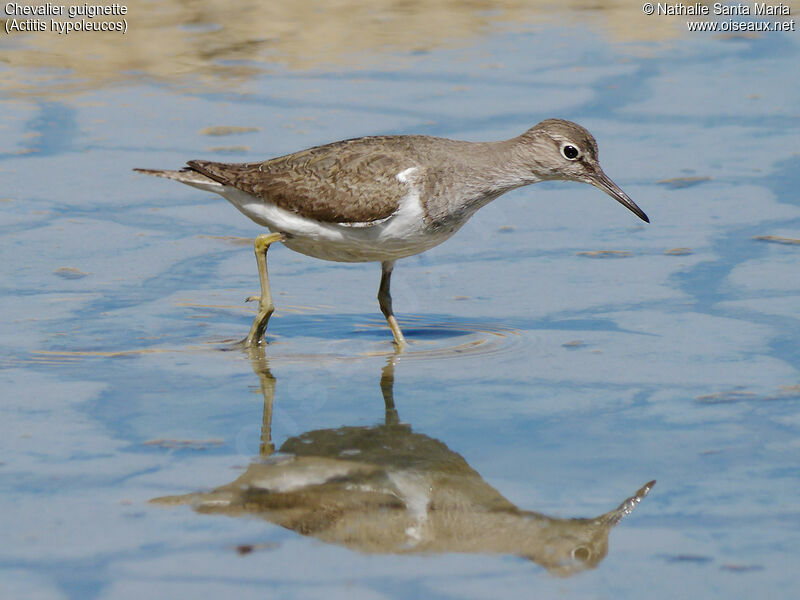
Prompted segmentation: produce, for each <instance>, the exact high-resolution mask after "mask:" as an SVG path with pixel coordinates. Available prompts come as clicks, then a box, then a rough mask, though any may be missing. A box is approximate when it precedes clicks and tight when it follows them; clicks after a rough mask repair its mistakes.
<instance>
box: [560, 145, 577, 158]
mask: <svg viewBox="0 0 800 600" xmlns="http://www.w3.org/2000/svg"><path fill="white" fill-rule="evenodd" d="M561 154H563V155H564V158H566V159H567V160H575V159H577V158H578V157H579V156H580V155H581V153H580V151H579V150H578V149H577V148H576V147H575V146H573V145H572V144H564V145H563V146H561Z"/></svg>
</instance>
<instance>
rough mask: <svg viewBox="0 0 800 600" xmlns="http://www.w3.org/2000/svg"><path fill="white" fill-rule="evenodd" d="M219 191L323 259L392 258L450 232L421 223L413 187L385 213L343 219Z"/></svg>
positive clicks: (289, 243) (430, 244) (416, 251)
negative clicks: (372, 218) (326, 219)
mask: <svg viewBox="0 0 800 600" xmlns="http://www.w3.org/2000/svg"><path fill="white" fill-rule="evenodd" d="M219 193H221V195H223V196H224V197H225V198H226V199H227V200H228V201H229V202H230V203H231V204H233V205H234V206H235V207H236V208H238V209H239V210H240V211H241V212H242V213H244V214H245V215H246V216H248V217H249V218H250V219H252V220H253V221H255V222H256V223H258V224H260V225H263V226H265V227H267V228H269V230H270V231H273V232H282V233H288V234H289V236H290V237H289V238H288V239H287V240H286V241H285V242H284V245H286V246H287V247H288V248H290V249H292V250H294V251H295V252H300V253H301V254H306V255H308V256H313V257H315V258H321V259H323V260H332V261H337V262H372V261H386V260H396V259H399V258H404V257H406V256H412V255H414V254H419V253H420V252H424V251H425V250H429V249H430V248H433V247H434V246H436V245H438V244H441V243H442V242H444V241H445V240H446V239H448V238H449V237H450V236H451V235H453V233H455V229H450V230H432V229H430V228H427V226H426V222H425V219H424V217H423V211H422V206H421V204H420V200H419V195H418V194H417V193H416V192H415V191H414V190H413V189H412V190H411V191H410V192H409V194H408V195H407V196H406V197H404V198H403V200H402V201H401V202H400V207H399V208H398V210H397V211H396V212H395V213H394V214H392V215H391V216H389V217H386V218H385V219H381V220H380V221H373V222H368V223H349V224H348V223H345V224H342V223H323V222H320V221H315V220H313V219H308V218H305V217H302V216H300V215H298V214H295V213H292V212H290V211H288V210H285V209H282V208H280V207H278V206H275V205H274V204H270V203H267V202H264V201H263V200H260V199H258V198H255V197H253V196H251V195H250V194H247V193H245V192H242V191H241V190H238V189H236V188H233V187H229V186H225V187H224V191H221V192H219Z"/></svg>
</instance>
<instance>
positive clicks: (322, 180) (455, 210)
mask: <svg viewBox="0 0 800 600" xmlns="http://www.w3.org/2000/svg"><path fill="white" fill-rule="evenodd" d="M134 170H135V171H137V172H140V173H144V174H147V175H153V176H157V177H164V178H167V179H173V180H176V181H179V182H181V183H184V184H187V185H190V186H192V187H195V188H199V189H201V190H204V191H208V192H215V193H217V194H219V195H221V196H222V197H224V198H225V199H226V200H228V201H229V202H230V203H231V204H233V205H234V206H235V207H236V208H237V209H238V210H239V211H241V212H242V213H243V214H244V215H245V216H247V217H249V218H250V219H251V220H252V221H254V222H255V223H257V224H259V225H261V226H263V227H266V228H267V229H268V230H269V232H270V233H263V234H260V235H258V236H257V237H256V238H255V242H254V250H255V254H256V261H257V265H258V273H259V280H260V283H261V295H260V296H258V297H257V298H258V301H259V307H258V313H257V315H256V317H255V319H254V320H253V324H252V326H251V328H250V332H249V333H248V335H247V338H245V339H244V340H243V342H244V344H245V345H246V346H248V347H253V346H257V345H260V344H261V343H262V342H263V343H266V339H265V333H266V329H267V325H268V323H269V319H270V316H271V315H272V313H273V311H274V309H275V306H274V303H273V301H272V295H271V291H270V286H269V277H268V273H267V251H268V250H269V247H270V245H271V244H273V243H276V242H282V243H283V244H284V245H285V246H286V247H288V248H289V249H291V250H294V251H295V252H299V253H301V254H305V255H307V256H312V257H315V258H319V259H323V260H329V261H337V262H379V263H381V280H380V285H379V286H378V304H379V306H380V309H381V312H382V313H383V315H384V317H385V318H386V321H387V323H388V325H389V328H390V330H391V332H392V335H393V341H394V343H395V345H396V347H397V348H398V349H404V348H406V347H407V345H408V342H407V341H406V339H405V336H404V335H403V332H402V330H401V329H400V325H399V324H398V321H397V319H396V317H395V315H394V311H393V309H392V296H391V291H390V282H391V276H392V271H393V269H394V265H395V262H396V261H397V260H399V259H401V258H406V257H409V256H413V255H416V254H420V253H421V252H425V251H426V250H429V249H431V248H433V247H434V246H437V245H439V244H441V243H442V242H444V241H445V240H447V239H448V238H450V237H451V236H452V235H453V234H454V233H456V231H458V230H459V229H460V228H461V227H462V226H463V225H464V224H465V223H466V222H467V221H468V220H469V219H470V217H472V215H473V214H475V212H476V211H477V210H478V209H480V208H481V207H483V206H485V205H486V204H488V203H489V202H491V201H492V200H495V199H496V198H497V197H499V196H500V195H502V194H504V193H506V192H508V191H510V190H513V189H516V188H520V187H522V186H526V185H530V184H534V183H537V182H540V181H548V180H566V181H577V182H582V183H588V184H591V185H593V186H595V187H597V188H599V189H601V190H603V191H604V192H605V193H606V194H608V195H609V196H611V197H612V198H614V199H615V200H616V201H617V202H619V203H620V204H622V205H623V206H624V207H626V208H627V209H629V210H630V211H631V212H633V213H634V214H635V215H636V216H637V217H639V218H640V219H641V220H643V221H645V222H647V223H649V222H650V220H649V219H648V217H647V215H646V214H645V213H644V211H642V209H641V208H639V207H638V206H637V205H636V204H635V203H634V201H633V200H631V199H630V197H628V195H627V194H626V193H625V192H623V191H622V189H621V188H620V187H619V186H618V185H617V184H615V183H614V182H613V181H612V180H611V179H610V178H609V177H608V176H607V175H606V174H605V173H604V172H603V169H602V168H601V167H600V163H599V161H598V148H597V142H596V141H595V138H594V137H593V136H592V134H591V133H589V131H587V130H586V129H585V128H583V127H582V126H580V125H578V124H577V123H574V122H572V121H567V120H564V119H545V120H543V121H541V122H539V123H537V124H536V125H534V126H533V127H531V128H530V129H528V130H527V131H525V132H524V133H522V134H521V135H519V136H517V137H514V138H511V139H507V140H501V141H491V142H472V141H462V140H453V139H448V138H442V137H433V136H427V135H376V136H367V137H359V138H352V139H346V140H342V141H338V142H333V143H329V144H325V145H321V146H314V147H312V148H308V149H305V150H300V151H299V152H295V153H293V154H289V155H286V156H280V157H277V158H272V159H268V160H265V161H261V162H246V163H222V162H213V161H208V160H190V161H188V162H187V163H186V166H185V167H184V168H182V169H180V170H161V169H139V168H137V169H134Z"/></svg>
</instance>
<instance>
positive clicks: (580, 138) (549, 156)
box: [520, 119, 650, 223]
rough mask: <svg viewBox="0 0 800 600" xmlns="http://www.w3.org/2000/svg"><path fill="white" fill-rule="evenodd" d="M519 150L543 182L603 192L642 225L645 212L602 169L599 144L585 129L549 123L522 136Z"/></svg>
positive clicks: (539, 124)
mask: <svg viewBox="0 0 800 600" xmlns="http://www.w3.org/2000/svg"><path fill="white" fill-rule="evenodd" d="M521 141H522V144H521V145H520V148H521V149H522V152H524V153H525V154H526V155H527V156H529V157H531V159H532V160H531V161H530V162H531V165H530V166H531V169H532V170H533V173H534V175H535V176H536V177H537V178H538V179H541V180H546V179H563V180H566V181H580V182H581V183H589V184H591V185H593V186H595V187H598V188H600V189H601V190H603V191H604V192H605V193H606V194H608V195H609V196H611V197H612V198H614V200H616V201H617V202H619V203H620V204H622V205H623V206H624V207H625V208H627V209H628V210H630V211H631V212H633V213H634V214H635V215H636V216H637V217H639V218H640V219H641V220H642V221H645V222H647V223H649V222H650V219H648V218H647V215H646V214H645V213H644V211H643V210H642V209H641V208H639V207H638V206H636V203H634V201H633V200H631V199H630V198H629V197H628V195H627V194H626V193H625V192H623V191H622V190H621V189H620V187H619V186H618V185H617V184H616V183H614V182H613V181H611V179H610V178H609V177H608V175H606V174H605V173H604V172H603V169H602V168H600V163H599V162H598V159H597V142H596V141H595V139H594V137H593V136H592V134H591V133H589V132H588V131H587V130H586V129H584V128H583V127H581V126H580V125H578V124H577V123H573V122H572V121H564V120H562V119H547V120H545V121H542V122H541V123H538V124H537V125H534V126H533V127H532V128H531V129H529V130H528V131H526V132H525V133H524V134H522V136H521Z"/></svg>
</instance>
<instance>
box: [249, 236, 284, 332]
mask: <svg viewBox="0 0 800 600" xmlns="http://www.w3.org/2000/svg"><path fill="white" fill-rule="evenodd" d="M285 239H286V235H285V234H283V233H262V234H261V235H259V236H258V237H257V238H256V241H255V243H254V244H253V246H254V249H255V253H256V263H257V264H258V278H259V279H260V280H261V296H259V297H258V314H257V315H256V318H255V319H253V324H252V325H251V326H250V333H249V334H247V338H245V340H244V343H245V345H246V346H257V345H259V344H260V343H261V339H262V338H263V337H264V332H265V331H266V330H267V324H268V323H269V318H270V317H271V316H272V313H273V312H274V311H275V305H274V304H273V303H272V293H271V292H270V291H269V276H268V275H267V250H269V247H270V245H271V244H274V243H275V242H282V241H283V240H285ZM249 299H250V298H248V300H249Z"/></svg>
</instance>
